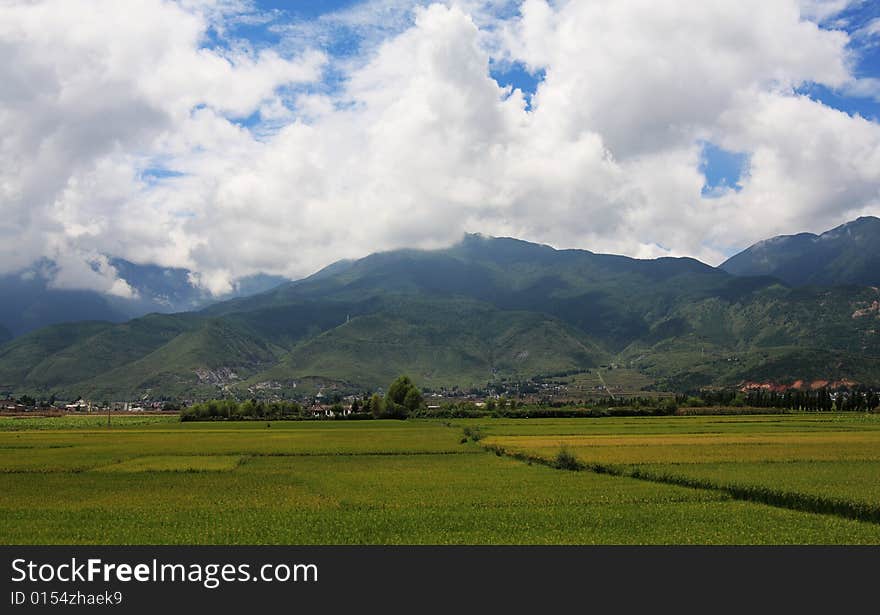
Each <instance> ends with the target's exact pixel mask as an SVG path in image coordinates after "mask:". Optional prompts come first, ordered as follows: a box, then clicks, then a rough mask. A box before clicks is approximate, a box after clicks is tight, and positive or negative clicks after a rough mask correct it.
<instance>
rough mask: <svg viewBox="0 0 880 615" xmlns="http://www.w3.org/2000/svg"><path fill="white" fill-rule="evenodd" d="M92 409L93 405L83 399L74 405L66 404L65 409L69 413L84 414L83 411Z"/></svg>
mask: <svg viewBox="0 0 880 615" xmlns="http://www.w3.org/2000/svg"><path fill="white" fill-rule="evenodd" d="M89 408H91V404H89V403H88V402H86V401H84V400H83V399H82V398H79V399H77V400H76V401H75V402H73V403H72V404H66V405H65V406H64V409H65V410H67V411H68V412H82V411H83V410H88V409H89Z"/></svg>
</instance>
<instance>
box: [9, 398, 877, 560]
mask: <svg viewBox="0 0 880 615" xmlns="http://www.w3.org/2000/svg"><path fill="white" fill-rule="evenodd" d="M76 418H78V417H76ZM126 418H128V417H126ZM158 418H162V419H167V418H168V417H158ZM878 418H880V417H874V416H869V417H865V416H855V415H850V416H844V415H822V416H819V415H785V416H779V415H776V416H772V417H769V416H768V417H763V416H762V417H754V416H750V417H662V418H647V417H645V418H641V417H639V418H627V419H540V420H538V419H534V420H493V419H480V420H469V421H452V422H451V423H450V422H441V421H429V420H423V421H357V422H355V421H352V422H344V421H338V422H333V421H328V422H321V421H316V422H272V423H265V422H262V423H259V422H254V423H175V422H173V421H168V420H163V421H155V422H149V423H143V422H137V420H136V419H137V417H132V422H131V423H125V422H124V420H123V419H120V420H119V421H117V422H116V423H115V424H114V426H113V427H111V428H109V429H108V428H106V426H105V427H97V426H92V425H85V426H82V425H76V426H74V427H71V426H67V425H65V424H64V423H54V424H51V425H46V424H42V425H36V426H31V427H29V428H27V429H21V428H18V426H16V427H15V428H11V429H5V427H6V425H5V424H0V427H3V428H4V429H3V430H2V431H0V494H2V496H0V542H2V543H3V544H58V543H60V544H178V543H179V544H790V543H794V544H807V543H821V544H880V523H876V522H873V521H871V520H858V519H856V518H848V516H847V514H837V513H836V512H835V510H834V509H829V510H830V512H828V511H825V512H822V513H819V512H814V511H811V510H805V509H804V506H800V505H794V504H793V505H792V506H787V505H785V501H783V500H780V501H776V502H774V504H773V505H768V504H767V503H762V502H761V501H758V500H750V499H749V498H748V497H745V496H744V495H743V494H744V493H745V494H746V495H747V494H748V493H749V491H748V490H747V489H746V490H743V489H740V490H737V489H735V488H733V487H737V486H739V487H749V488H752V490H753V491H755V492H757V491H758V490H760V489H763V490H770V491H772V492H779V493H787V494H795V495H797V496H799V497H800V499H797V498H794V499H792V502H794V503H795V504H797V503H803V502H805V501H809V498H810V497H813V498H814V499H815V498H816V497H821V498H825V499H826V500H834V501H840V502H845V503H849V504H851V505H852V506H853V507H858V506H861V507H862V509H864V510H871V509H872V508H877V507H878V504H880V480H878V477H880V472H878V471H877V470H880V421H878V420H877V419H878ZM27 420H28V421H34V420H39V419H27ZM44 420H45V421H53V420H57V419H44ZM52 425H54V426H52ZM464 427H469V428H470V430H471V433H473V430H474V429H477V430H478V431H479V433H481V434H483V436H484V437H483V438H482V439H479V441H475V440H474V439H473V438H465V437H463V433H464V432H463V429H464ZM463 440H464V441H463ZM563 446H564V447H565V448H566V449H567V450H569V451H570V452H571V453H572V454H574V455H575V456H576V457H577V458H578V459H579V460H580V461H581V462H582V463H583V464H584V465H585V466H589V465H590V464H594V465H596V466H601V468H602V470H603V472H602V473H598V472H595V471H590V470H588V469H587V470H583V471H578V472H573V471H565V470H558V469H555V468H552V467H549V466H548V465H545V464H543V463H541V462H540V460H542V459H545V460H547V461H548V463H549V462H552V459H553V458H554V456H555V455H556V454H557V453H558V451H559V450H560V448H561V447H563ZM487 447H488V448H492V449H497V450H498V452H501V450H502V449H503V451H505V452H509V453H511V454H513V453H522V457H523V458H525V457H532V458H534V459H533V462H532V463H528V462H525V461H522V460H520V459H516V458H513V457H512V456H510V455H507V454H496V453H495V452H493V450H487ZM606 470H607V471H606ZM844 512H846V511H844ZM850 517H851V515H850Z"/></svg>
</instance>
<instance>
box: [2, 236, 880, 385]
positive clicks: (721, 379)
mask: <svg viewBox="0 0 880 615" xmlns="http://www.w3.org/2000/svg"><path fill="white" fill-rule="evenodd" d="M878 301H880V294H878V291H877V290H876V289H874V288H871V287H866V286H847V287H839V288H834V289H829V288H809V287H804V288H789V287H787V286H785V285H784V284H781V283H780V282H779V280H777V279H776V278H773V277H767V276H758V277H739V276H735V275H731V274H730V273H727V272H725V271H723V270H720V269H716V268H713V267H710V266H708V265H705V264H703V263H700V262H699V261H696V260H693V259H687V258H681V259H675V258H662V259H655V260H638V259H632V258H627V257H623V256H613V255H605V254H594V253H592V252H589V251H586V250H555V249H553V248H551V247H549V246H543V245H538V244H533V243H528V242H524V241H520V240H516V239H509V238H492V237H485V236H481V235H467V236H465V237H464V239H463V240H462V241H461V242H459V243H458V244H456V245H454V246H451V247H449V248H446V249H442V250H433V251H420V250H396V251H392V252H385V253H379V254H373V255H370V256H367V257H365V258H363V259H359V260H356V261H345V262H339V263H335V264H333V265H331V266H330V267H327V268H325V269H323V270H321V271H319V272H317V273H316V274H314V275H312V276H310V277H308V278H304V279H302V280H298V281H295V282H288V283H285V284H282V285H280V286H277V287H275V288H273V289H271V290H269V291H267V292H263V293H260V294H257V295H253V296H250V297H245V298H236V299H232V300H229V301H224V302H220V303H216V304H214V305H211V306H209V307H207V308H205V309H203V310H201V311H198V312H189V313H185V314H174V315H162V314H153V315H149V316H146V317H142V318H138V319H135V320H132V321H130V322H126V323H109V322H100V323H79V324H75V325H56V326H54V327H49V328H46V329H42V330H39V331H35V332H33V333H31V334H29V335H25V336H23V337H20V338H18V339H15V340H13V341H12V342H9V343H7V344H5V345H4V346H0V389H2V388H6V389H9V390H12V391H14V392H16V393H18V392H29V393H32V394H48V393H50V392H51V393H56V394H57V395H59V396H62V397H64V396H68V397H69V396H74V395H89V396H92V397H93V398H103V399H120V398H132V397H135V396H141V395H149V396H152V397H162V396H174V397H208V396H217V395H228V394H235V395H242V396H243V395H263V394H265V393H271V394H297V393H302V392H308V391H311V390H314V389H315V388H320V387H322V386H336V387H339V388H342V389H345V390H368V389H374V388H376V387H379V386H384V385H386V384H387V383H388V382H389V381H390V380H391V379H392V378H393V377H394V376H395V375H397V374H399V373H404V372H405V373H409V374H410V375H411V376H413V377H414V378H415V379H416V381H417V382H419V383H420V385H421V386H427V387H430V388H440V387H452V386H459V387H471V386H483V385H486V384H487V383H492V382H495V383H499V382H503V381H522V380H530V379H534V378H538V377H541V376H547V375H550V374H558V373H571V372H577V371H585V370H588V369H591V368H593V367H595V366H597V365H603V364H611V363H614V364H618V365H621V366H625V367H627V368H630V369H632V370H637V371H639V372H641V373H642V374H644V375H645V376H646V377H647V381H649V382H650V381H652V380H653V381H655V382H656V386H657V387H658V388H675V389H685V388H690V387H694V386H703V385H729V384H737V383H740V382H743V381H750V380H767V379H772V380H779V381H794V380H798V379H803V380H811V381H812V380H821V379H828V380H836V379H840V378H844V377H845V378H850V379H852V380H856V381H859V382H869V383H880V344H878V341H877V334H876V330H877V329H878V328H880V322H878V319H880V307H878V306H880V303H877V302H878Z"/></svg>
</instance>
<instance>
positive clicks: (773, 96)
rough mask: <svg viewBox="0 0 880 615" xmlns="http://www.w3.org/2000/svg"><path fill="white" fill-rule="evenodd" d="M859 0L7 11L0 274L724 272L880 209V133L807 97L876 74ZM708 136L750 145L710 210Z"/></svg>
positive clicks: (61, 281) (111, 288) (217, 281)
mask: <svg viewBox="0 0 880 615" xmlns="http://www.w3.org/2000/svg"><path fill="white" fill-rule="evenodd" d="M851 4H853V3H847V2H840V1H835V2H817V1H815V0H814V1H811V2H796V1H795V0H779V1H778V2H773V3H767V2H764V1H763V0H761V1H759V0H730V1H719V2H712V3H708V2H707V3H681V2H677V1H674V0H650V1H649V0H632V1H630V2H613V3H606V2H581V1H570V2H566V1H559V2H552V3H551V2H547V1H545V0H526V1H525V2H521V3H520V2H504V1H495V2H449V3H436V4H427V3H425V4H421V3H415V2H400V1H391V0H384V1H377V2H365V3H361V4H357V5H355V6H354V7H353V8H350V9H347V10H345V11H340V12H337V13H333V14H330V15H324V16H322V17H320V18H318V19H313V20H308V21H304V22H285V21H284V17H283V15H282V16H280V17H279V15H278V14H267V13H264V12H261V11H260V8H259V6H255V5H252V4H249V3H238V2H230V1H226V2H209V1H203V2H194V1H186V2H183V1H181V2H163V1H160V0H136V1H135V0H132V1H131V2H125V3H119V2H113V1H101V0H87V1H86V0H82V1H80V0H64V1H57V2H53V1H37V2H0V13H2V19H0V52H2V55H3V57H4V58H6V61H4V62H3V63H2V64H0V83H2V84H4V85H3V87H0V163H2V164H0V212H2V216H0V272H9V271H15V270H18V269H21V268H23V267H26V266H27V265H29V264H30V263H32V262H34V261H36V260H38V259H40V258H48V259H51V260H53V261H54V262H55V263H56V264H57V270H56V271H57V274H56V278H55V281H54V283H55V284H56V285H57V286H62V287H70V288H74V287H76V288H94V289H97V290H101V291H104V292H108V293H111V294H116V295H121V296H126V295H128V294H130V293H131V289H130V288H128V286H127V285H126V284H125V283H124V281H122V280H119V279H117V277H116V272H115V271H114V270H113V268H112V266H111V265H109V264H108V262H107V260H106V255H112V256H118V257H122V258H125V259H127V260H130V261H134V262H141V263H155V264H159V265H163V266H174V267H185V268H188V269H190V270H191V271H193V276H194V279H195V280H196V281H197V282H198V283H199V284H200V285H201V286H202V287H204V288H206V289H208V290H210V291H211V292H214V293H222V292H226V291H228V290H229V289H230V285H231V284H232V283H234V281H235V280H236V279H238V278H240V277H242V276H245V275H249V274H253V273H256V272H266V273H272V274H281V275H286V276H288V277H294V278H295V277H300V276H302V275H306V274H309V273H311V272H313V271H314V270H316V269H317V268H319V267H321V266H323V265H326V264H328V263H330V262H332V261H334V260H337V259H340V258H351V257H359V256H362V255H364V254H367V253H369V252H373V251H377V250H385V249H391V248H396V247H403V246H407V247H423V248H430V247H437V246H441V245H447V244H450V243H452V242H454V241H456V240H457V239H458V238H459V237H460V236H461V234H462V233H463V232H465V231H471V232H475V231H478V232H483V233H487V234H493V235H512V236H516V237H521V238H524V239H529V240H533V241H540V242H545V243H550V244H552V245H555V246H558V247H578V248H586V249H590V250H594V251H603V252H614V253H620V254H628V255H632V256H638V257H654V256H662V255H690V256H695V257H697V258H700V259H703V260H705V261H707V262H710V263H713V264H715V263H718V262H719V261H720V260H722V259H723V258H724V256H725V255H726V254H729V253H730V251H731V250H733V249H736V248H741V247H744V246H745V245H748V244H749V243H751V242H753V241H756V240H759V239H762V238H765V237H767V236H770V235H773V234H776V233H782V232H794V231H800V230H813V231H821V230H825V229H827V228H829V227H831V226H834V225H835V224H839V223H841V222H844V221H846V220H848V219H851V218H852V217H855V216H857V215H859V214H875V215H876V214H880V125H878V123H877V122H876V121H874V120H870V119H864V118H862V117H860V116H858V115H850V114H847V113H845V112H842V111H839V110H837V109H834V108H832V107H829V106H826V105H824V104H822V103H821V102H818V101H817V100H814V99H812V98H809V97H807V96H805V95H800V94H798V91H800V90H799V88H801V87H802V86H804V85H805V84H821V85H822V86H825V87H827V88H829V89H831V90H834V91H839V92H857V91H860V88H861V90H865V88H868V89H869V90H870V87H871V84H872V80H871V78H870V77H867V78H866V77H865V76H864V75H860V76H857V75H856V74H855V70H854V66H855V58H854V47H853V39H854V37H859V38H860V39H866V40H869V41H871V40H873V38H874V37H876V36H877V34H872V32H874V31H876V28H874V26H875V25H876V24H875V23H873V22H871V23H868V24H866V25H864V26H863V27H861V28H860V29H859V30H858V33H857V34H848V33H847V31H846V30H845V29H842V28H840V27H839V24H838V23H837V22H836V21H835V19H836V18H837V17H838V16H840V15H841V13H842V12H843V11H845V10H846V9H847V8H848V6H849V5H851ZM389 15H393V16H394V19H391V18H389ZM242 23H263V24H266V23H268V24H269V27H268V31H270V32H272V33H273V36H272V37H268V38H264V39H259V38H258V39H255V38H247V37H244V36H242V35H241V34H240V33H238V31H239V30H238V29H237V26H239V25H240V24H242ZM872 28H873V30H872ZM352 32H355V33H356V34H357V36H356V37H355V42H354V43H352V44H351V45H349V46H347V47H346V48H345V51H344V52H339V51H338V50H337V49H336V48H335V45H336V44H337V43H338V38H339V37H343V36H351V33H352ZM505 66H506V67H510V66H518V67H523V68H524V70H526V71H529V72H531V73H533V74H535V75H539V76H540V83H539V84H538V86H537V89H536V90H535V91H534V92H533V93H532V92H523V91H521V90H519V89H516V88H514V87H511V86H502V85H500V84H499V83H498V82H497V81H496V80H495V79H494V78H493V76H492V75H493V70H494V69H497V68H498V67H505ZM707 142H708V143H712V144H714V145H715V146H717V147H720V148H723V149H725V150H729V151H732V152H742V153H744V154H747V159H748V164H747V168H745V169H743V172H742V176H741V177H740V179H739V182H738V186H737V187H736V188H734V187H721V188H719V189H717V190H714V191H713V192H712V194H711V195H710V197H711V198H709V197H707V195H706V194H705V193H704V190H703V188H704V185H705V184H706V177H704V174H703V171H702V170H701V159H702V149H703V147H704V145H705V143H707Z"/></svg>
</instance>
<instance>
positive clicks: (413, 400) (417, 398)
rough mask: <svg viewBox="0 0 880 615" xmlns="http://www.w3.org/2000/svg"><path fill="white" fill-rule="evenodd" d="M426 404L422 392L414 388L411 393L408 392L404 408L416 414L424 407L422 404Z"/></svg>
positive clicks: (404, 400)
mask: <svg viewBox="0 0 880 615" xmlns="http://www.w3.org/2000/svg"><path fill="white" fill-rule="evenodd" d="M424 403H425V399H424V398H423V397H422V392H421V391H419V390H418V389H417V388H416V387H412V388H411V389H410V390H409V391H407V392H406V397H405V398H404V399H403V405H404V407H405V408H406V409H407V410H409V411H410V412H415V411H416V410H418V409H419V408H421V407H422V404H424Z"/></svg>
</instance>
